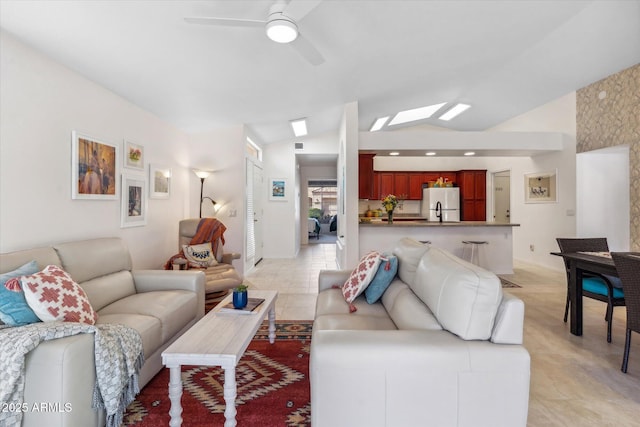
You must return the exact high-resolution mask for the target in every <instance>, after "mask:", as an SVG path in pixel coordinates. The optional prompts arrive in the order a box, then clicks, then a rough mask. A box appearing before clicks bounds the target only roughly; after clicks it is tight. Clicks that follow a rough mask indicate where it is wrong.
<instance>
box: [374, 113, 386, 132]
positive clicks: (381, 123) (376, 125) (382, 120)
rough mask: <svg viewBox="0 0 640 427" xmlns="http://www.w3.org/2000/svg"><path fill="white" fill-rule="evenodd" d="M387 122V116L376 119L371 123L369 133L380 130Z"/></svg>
mask: <svg viewBox="0 0 640 427" xmlns="http://www.w3.org/2000/svg"><path fill="white" fill-rule="evenodd" d="M387 120H389V116H387V117H380V118H378V119H376V121H375V122H373V125H371V129H369V132H377V131H379V130H380V129H382V126H384V124H385V123H387Z"/></svg>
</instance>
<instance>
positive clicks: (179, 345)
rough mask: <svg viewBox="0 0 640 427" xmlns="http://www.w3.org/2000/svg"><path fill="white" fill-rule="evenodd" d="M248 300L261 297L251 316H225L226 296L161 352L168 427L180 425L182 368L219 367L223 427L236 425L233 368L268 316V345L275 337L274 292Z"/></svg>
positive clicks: (251, 294) (256, 293) (254, 293)
mask: <svg viewBox="0 0 640 427" xmlns="http://www.w3.org/2000/svg"><path fill="white" fill-rule="evenodd" d="M249 297H250V298H264V302H263V303H262V304H261V305H260V306H259V307H257V308H256V310H255V312H254V313H252V314H241V313H225V312H220V308H221V307H222V306H224V305H225V304H227V303H230V302H231V301H232V294H229V295H228V296H227V297H226V298H225V299H224V300H222V301H221V302H220V304H218V305H217V306H216V307H215V308H214V309H213V310H211V311H210V312H209V313H207V314H206V315H205V316H204V317H203V318H202V319H200V320H199V321H198V322H197V323H196V324H195V325H193V326H192V327H191V328H190V329H189V330H188V331H187V332H185V333H184V335H182V336H181V337H180V338H178V339H177V340H176V341H175V342H174V343H173V344H171V345H170V346H169V347H168V348H167V349H166V350H165V351H163V352H162V363H163V364H164V365H165V366H166V367H167V368H169V399H170V400H171V409H170V411H169V414H170V415H171V421H170V422H169V425H170V426H171V427H178V426H180V425H182V404H181V403H180V399H181V397H182V376H181V372H182V365H197V366H220V367H222V369H223V370H224V401H225V404H226V407H225V410H224V417H225V422H224V425H225V427H234V426H235V425H236V413H237V411H236V395H237V385H236V366H237V364H238V362H239V361H240V358H241V357H242V355H243V354H244V352H245V350H246V349H247V347H248V346H249V343H250V342H251V339H252V338H253V337H254V335H255V334H256V332H257V331H258V328H259V327H260V325H261V324H262V321H263V320H264V318H265V316H266V315H268V316H269V342H271V344H273V343H274V341H275V338H276V325H275V321H276V309H275V307H276V299H277V297H278V292H276V291H259V290H255V291H254V290H250V291H249Z"/></svg>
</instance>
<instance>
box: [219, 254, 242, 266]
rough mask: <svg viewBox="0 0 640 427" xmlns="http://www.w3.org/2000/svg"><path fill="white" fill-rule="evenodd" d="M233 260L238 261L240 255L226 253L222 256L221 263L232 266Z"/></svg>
mask: <svg viewBox="0 0 640 427" xmlns="http://www.w3.org/2000/svg"><path fill="white" fill-rule="evenodd" d="M234 259H240V254H239V253H238V252H227V253H225V254H224V255H222V262H223V263H224V264H233V260H234Z"/></svg>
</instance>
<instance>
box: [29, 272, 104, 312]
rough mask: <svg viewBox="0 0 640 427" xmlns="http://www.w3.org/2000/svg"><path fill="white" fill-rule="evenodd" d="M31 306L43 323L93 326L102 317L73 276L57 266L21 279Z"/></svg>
mask: <svg viewBox="0 0 640 427" xmlns="http://www.w3.org/2000/svg"><path fill="white" fill-rule="evenodd" d="M20 282H21V283H22V289H23V290H24V296H25V298H26V300H27V304H29V307H31V309H32V310H33V311H34V312H35V313H36V316H38V317H39V318H40V320H42V321H43V322H53V321H56V320H61V321H64V322H79V323H87V324H89V325H93V324H95V323H96V320H97V318H98V315H97V314H96V312H95V311H94V310H93V307H91V303H89V299H88V298H87V294H85V293H84V290H83V289H82V288H81V287H80V285H78V284H77V283H76V282H74V281H73V279H72V278H71V276H69V274H68V273H67V272H66V271H64V270H62V269H61V268H60V267H57V266H55V265H48V266H46V267H45V269H44V270H42V271H41V272H39V273H36V274H32V275H29V276H22V277H21V278H20Z"/></svg>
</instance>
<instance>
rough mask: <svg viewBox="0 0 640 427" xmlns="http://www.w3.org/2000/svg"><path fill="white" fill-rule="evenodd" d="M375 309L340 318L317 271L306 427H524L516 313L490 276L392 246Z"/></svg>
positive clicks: (524, 375)
mask: <svg viewBox="0 0 640 427" xmlns="http://www.w3.org/2000/svg"><path fill="white" fill-rule="evenodd" d="M393 253H394V254H395V255H396V256H397V257H398V274H397V276H396V278H395V279H394V280H393V282H392V283H391V285H390V286H389V288H388V289H387V290H386V291H385V293H384V294H383V296H382V298H381V300H380V301H378V302H376V303H374V304H368V303H367V302H366V300H365V299H364V297H362V296H360V297H358V298H357V299H356V300H355V301H354V304H355V306H356V308H357V311H355V312H354V313H350V312H349V306H348V304H347V303H346V302H345V300H344V298H343V296H342V292H341V290H340V289H335V288H332V286H333V285H335V284H340V285H341V284H342V283H344V282H345V280H346V279H347V278H348V277H349V273H350V271H322V272H321V273H320V278H319V294H318V300H317V305H316V315H315V321H314V324H313V337H312V340H311V359H310V380H311V408H312V411H311V416H312V424H313V426H314V427H339V426H367V427H377V426H387V427H392V426H395V427H406V426H438V427H449V426H456V427H501V426H504V427H519V426H526V424H527V412H528V401H529V378H530V358H529V353H528V352H527V350H526V349H525V348H524V347H523V345H522V334H523V322H524V304H523V302H522V301H521V300H520V299H518V298H516V297H514V296H511V295H509V294H506V293H504V294H503V292H502V289H501V285H500V281H499V279H498V278H497V277H496V276H495V275H494V274H493V273H491V272H489V271H486V270H483V269H482V268H480V267H477V266H475V265H472V264H470V263H468V262H466V261H463V260H461V259H459V258H457V257H455V256H454V255H452V254H450V253H448V252H446V251H444V250H441V249H438V248H435V247H429V246H427V245H423V244H421V243H419V242H417V241H415V240H411V239H407V238H405V239H402V240H401V241H399V242H398V243H397V245H396V247H395V248H393Z"/></svg>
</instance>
